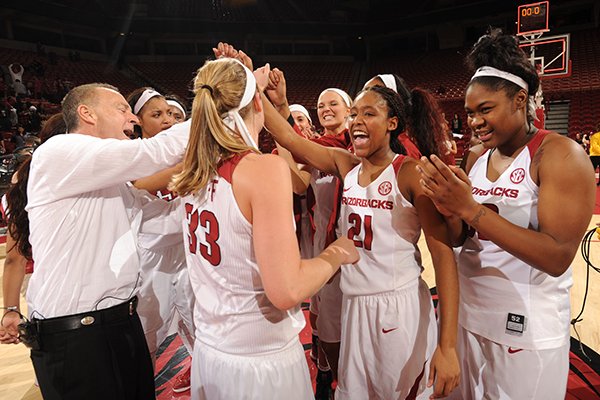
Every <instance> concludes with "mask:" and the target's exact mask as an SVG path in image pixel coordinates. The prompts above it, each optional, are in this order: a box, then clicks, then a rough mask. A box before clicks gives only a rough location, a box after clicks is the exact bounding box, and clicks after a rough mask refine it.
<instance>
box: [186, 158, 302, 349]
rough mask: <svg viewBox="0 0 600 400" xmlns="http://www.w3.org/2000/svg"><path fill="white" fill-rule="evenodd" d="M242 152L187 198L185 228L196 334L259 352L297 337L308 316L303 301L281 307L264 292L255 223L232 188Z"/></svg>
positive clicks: (218, 345) (215, 343)
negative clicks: (246, 215)
mask: <svg viewBox="0 0 600 400" xmlns="http://www.w3.org/2000/svg"><path fill="white" fill-rule="evenodd" d="M242 157H243V155H242V156H238V157H234V158H232V159H229V160H227V161H225V162H224V163H223V164H222V165H221V166H220V167H219V170H218V175H217V176H215V177H214V179H212V180H211V181H210V183H209V184H208V185H207V187H206V188H204V189H203V190H201V191H200V192H199V193H197V194H196V195H192V196H186V197H184V198H183V206H184V212H185V216H184V219H183V232H184V237H185V242H186V243H185V248H186V259H187V265H188V272H189V275H190V281H191V284H192V288H193V290H194V293H195V295H196V304H195V308H194V322H195V325H196V338H197V340H199V341H200V342H202V343H203V344H205V345H207V346H210V347H212V348H214V349H216V350H219V351H222V352H225V353H230V354H256V353H265V352H273V351H279V350H282V349H283V348H285V346H286V345H288V344H289V343H290V342H291V341H293V340H298V333H299V332H300V331H301V330H302V328H304V325H305V320H304V315H303V314H302V311H301V309H300V307H299V306H297V307H295V308H293V309H290V310H288V311H281V310H278V309H277V308H276V307H275V306H274V305H273V304H272V303H271V301H270V300H269V299H268V298H267V295H266V293H265V290H264V287H263V284H262V280H261V276H260V272H259V268H258V264H257V263H256V257H255V255H254V245H253V239H252V225H251V224H250V222H248V220H247V219H246V218H245V217H244V215H243V214H242V212H241V210H240V209H239V207H238V204H237V202H236V200H235V196H234V194H233V187H232V181H231V179H232V175H233V171H234V169H235V167H236V165H237V163H239V161H240V160H241V158H242ZM290 218H293V215H291V214H290Z"/></svg>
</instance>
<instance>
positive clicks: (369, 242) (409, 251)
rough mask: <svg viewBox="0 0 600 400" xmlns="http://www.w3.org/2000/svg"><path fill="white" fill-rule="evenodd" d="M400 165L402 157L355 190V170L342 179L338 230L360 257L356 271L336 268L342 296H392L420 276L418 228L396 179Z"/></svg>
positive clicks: (349, 267) (409, 205) (356, 178)
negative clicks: (394, 291)
mask: <svg viewBox="0 0 600 400" xmlns="http://www.w3.org/2000/svg"><path fill="white" fill-rule="evenodd" d="M403 161H404V156H396V158H394V161H393V162H392V163H391V164H390V165H389V166H388V167H387V168H386V169H385V170H384V171H383V172H382V173H381V175H379V177H377V179H375V180H374V181H373V182H371V183H370V184H369V185H368V186H367V187H361V186H360V185H359V184H358V174H359V172H360V168H361V165H360V164H359V165H357V166H356V167H354V168H353V169H352V170H351V171H350V172H349V173H348V174H347V175H346V178H345V179H344V192H343V194H342V205H341V209H340V219H339V225H340V229H341V232H342V233H343V234H346V235H347V236H348V238H349V239H350V240H353V241H354V245H355V246H356V249H357V250H358V253H359V254H360V261H359V262H358V263H357V264H356V265H344V266H342V278H341V283H340V287H341V288H342V292H343V293H344V295H370V294H376V293H383V292H388V291H392V290H396V289H398V288H400V287H402V286H404V285H405V284H406V283H408V282H410V281H413V280H416V279H417V278H418V277H419V275H420V274H421V269H422V266H421V253H420V252H419V248H418V247H417V242H418V241H419V236H420V234H421V224H420V222H419V217H418V215H417V210H416V209H415V207H414V206H413V205H412V204H411V203H410V202H409V201H408V200H406V199H405V198H404V196H402V193H401V192H400V189H399V188H398V181H397V177H396V176H397V171H398V170H399V169H400V166H401V165H402V162H403Z"/></svg>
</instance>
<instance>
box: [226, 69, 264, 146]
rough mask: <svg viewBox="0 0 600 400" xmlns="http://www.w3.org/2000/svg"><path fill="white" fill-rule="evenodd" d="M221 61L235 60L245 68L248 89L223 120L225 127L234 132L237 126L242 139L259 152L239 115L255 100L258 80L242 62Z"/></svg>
mask: <svg viewBox="0 0 600 400" xmlns="http://www.w3.org/2000/svg"><path fill="white" fill-rule="evenodd" d="M221 60H223V61H228V60H233V61H235V62H237V63H238V64H240V65H241V66H242V68H244V71H245V72H246V87H245V88H244V95H243V96H242V100H241V101H240V104H239V105H238V106H237V107H235V108H233V109H231V110H229V111H228V112H227V115H226V116H225V118H223V123H225V125H227V126H228V127H229V128H231V129H232V130H234V131H235V128H236V126H237V128H238V129H239V131H240V135H241V136H242V139H244V142H245V143H246V144H247V145H248V146H250V147H253V148H255V149H256V150H258V146H257V145H256V142H255V141H254V139H253V138H252V136H251V135H250V131H248V127H247V126H246V123H245V122H244V120H243V119H242V116H241V115H240V113H239V111H240V110H241V109H242V108H244V107H246V106H247V105H248V104H250V102H251V101H252V99H253V98H254V94H255V93H256V78H255V77H254V74H253V73H252V71H250V70H249V69H248V68H246V66H245V65H244V64H242V63H241V62H240V61H238V60H236V59H235V58H221V59H218V60H216V61H217V62H219V61H221Z"/></svg>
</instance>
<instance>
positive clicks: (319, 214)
mask: <svg viewBox="0 0 600 400" xmlns="http://www.w3.org/2000/svg"><path fill="white" fill-rule="evenodd" d="M337 180H338V178H337V177H335V176H333V175H331V174H326V173H324V172H321V171H319V170H317V169H313V170H312V172H311V176H310V185H311V186H312V189H313V193H314V194H315V207H314V217H313V218H314V223H315V235H314V239H313V257H317V256H318V255H319V254H321V252H322V251H323V250H324V249H325V247H326V246H325V243H326V241H327V227H328V225H329V220H330V218H331V213H332V212H333V205H334V202H335V187H336V184H337Z"/></svg>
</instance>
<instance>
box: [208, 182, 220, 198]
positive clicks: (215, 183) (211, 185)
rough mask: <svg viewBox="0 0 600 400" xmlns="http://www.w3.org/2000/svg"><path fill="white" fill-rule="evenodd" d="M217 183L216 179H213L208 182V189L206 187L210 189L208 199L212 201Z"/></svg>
mask: <svg viewBox="0 0 600 400" xmlns="http://www.w3.org/2000/svg"><path fill="white" fill-rule="evenodd" d="M217 183H219V181H218V180H217V179H213V180H212V181H211V182H210V189H208V190H209V191H210V201H213V200H214V198H215V192H216V191H217Z"/></svg>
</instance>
